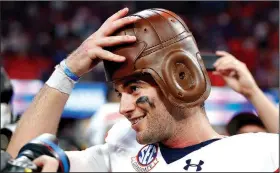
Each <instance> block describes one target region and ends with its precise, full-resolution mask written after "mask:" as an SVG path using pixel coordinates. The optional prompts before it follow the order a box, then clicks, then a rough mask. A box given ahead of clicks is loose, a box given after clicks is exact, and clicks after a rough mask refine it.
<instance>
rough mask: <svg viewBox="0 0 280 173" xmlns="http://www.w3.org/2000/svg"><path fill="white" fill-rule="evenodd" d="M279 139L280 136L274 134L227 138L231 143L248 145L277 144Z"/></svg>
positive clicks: (254, 134) (252, 134) (242, 135)
mask: <svg viewBox="0 0 280 173" xmlns="http://www.w3.org/2000/svg"><path fill="white" fill-rule="evenodd" d="M278 138H279V134H273V133H263V132H259V133H244V134H239V135H234V136H231V137H227V138H225V139H226V140H227V141H229V142H247V143H255V142H259V143H267V142H268V141H270V142H272V141H273V142H277V141H278Z"/></svg>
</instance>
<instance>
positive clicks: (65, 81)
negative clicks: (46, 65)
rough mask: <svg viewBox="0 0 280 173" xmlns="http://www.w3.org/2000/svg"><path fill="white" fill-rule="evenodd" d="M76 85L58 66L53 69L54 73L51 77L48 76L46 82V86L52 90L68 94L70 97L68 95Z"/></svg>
mask: <svg viewBox="0 0 280 173" xmlns="http://www.w3.org/2000/svg"><path fill="white" fill-rule="evenodd" d="M76 83H77V82H75V81H74V80H72V79H71V78H69V77H68V76H67V75H66V74H65V73H64V71H63V69H62V68H61V66H60V65H57V66H56V67H55V70H54V72H53V73H52V75H51V76H50V78H49V79H48V81H47V82H46V84H47V85H48V86H49V87H51V88H54V89H56V90H58V91H60V92H62V93H65V94H68V95H70V93H71V92H72V90H73V88H74V86H75V84H76Z"/></svg>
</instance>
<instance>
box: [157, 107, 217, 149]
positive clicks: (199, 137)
mask: <svg viewBox="0 0 280 173" xmlns="http://www.w3.org/2000/svg"><path fill="white" fill-rule="evenodd" d="M198 110H200V111H198ZM186 111H187V112H185V113H184V115H185V116H184V118H182V119H180V120H175V124H174V128H173V133H172V134H171V135H170V136H171V138H168V139H167V140H164V141H162V143H163V144H164V145H165V146H167V147H169V148H184V147H188V146H191V145H195V144H199V143H201V142H204V141H207V140H210V139H214V138H222V136H221V135H219V134H218V133H217V132H215V131H214V129H213V128H212V126H211V125H210V122H209V120H208V119H207V117H206V115H205V111H202V110H201V109H200V108H198V109H196V110H190V109H188V110H186Z"/></svg>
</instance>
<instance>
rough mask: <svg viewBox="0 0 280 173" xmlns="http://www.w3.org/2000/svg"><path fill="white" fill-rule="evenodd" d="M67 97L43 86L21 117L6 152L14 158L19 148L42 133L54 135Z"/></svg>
mask: <svg viewBox="0 0 280 173" xmlns="http://www.w3.org/2000/svg"><path fill="white" fill-rule="evenodd" d="M68 97H69V95H68V94H64V93H62V92H60V91H58V90H56V89H53V88H51V87H49V86H47V85H45V86H44V87H43V88H42V89H41V90H40V91H39V93H38V94H37V95H36V97H35V98H34V100H33V101H32V103H31V105H30V106H29V108H28V109H27V110H26V112H25V113H24V114H23V115H22V117H21V119H20V121H19V122H18V125H17V128H16V131H15V133H14V134H13V137H12V139H11V142H10V144H9V146H8V149H7V151H8V152H9V153H10V154H11V155H12V156H13V157H16V155H17V153H18V151H19V150H20V148H21V147H22V146H23V145H24V144H26V143H27V142H29V141H30V140H31V139H33V138H35V137H37V136H39V135H40V134H42V133H51V134H55V133H56V131H57V128H58V124H59V120H60V116H61V114H62V111H63V108H64V106H65V104H66V101H67V99H68Z"/></svg>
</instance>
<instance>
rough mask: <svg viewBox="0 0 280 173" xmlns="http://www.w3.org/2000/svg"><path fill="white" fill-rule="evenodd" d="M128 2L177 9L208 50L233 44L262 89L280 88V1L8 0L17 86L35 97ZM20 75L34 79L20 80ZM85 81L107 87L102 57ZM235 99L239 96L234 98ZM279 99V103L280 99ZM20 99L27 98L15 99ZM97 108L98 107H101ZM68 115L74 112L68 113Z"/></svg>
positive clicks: (7, 48) (9, 48) (8, 60)
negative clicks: (70, 56)
mask: <svg viewBox="0 0 280 173" xmlns="http://www.w3.org/2000/svg"><path fill="white" fill-rule="evenodd" d="M123 7H129V9H130V14H131V13H134V12H138V11H140V10H142V9H146V8H166V9H169V10H171V11H174V12H175V13H177V14H179V15H180V16H181V17H182V19H183V20H184V21H185V22H186V24H187V25H188V27H189V28H190V30H191V31H192V32H193V35H194V37H195V39H196V41H197V44H198V47H199V49H200V51H201V52H215V51H216V50H226V51H228V52H230V53H231V54H233V55H234V56H236V57H237V58H238V59H239V60H241V61H243V62H244V63H246V64H247V66H248V68H249V69H250V71H251V72H252V74H253V76H254V78H255V79H256V81H257V83H258V85H259V86H260V87H261V88H262V89H273V88H274V89H275V88H277V89H276V91H277V92H278V91H279V89H278V88H279V2H277V1H262V2H261V1H259V2H257V1H255V2H253V1H247V2H243V1H232V2H228V1H224V2H219V1H215V2H202V1H201V2H194V1H190V2H184V1H172V2H171V1H170V2H168V1H162V2H160V1H155V2H149V1H135V2H134V1H119V2H118V1H104V2H99V1H86V2H78V1H76V2H74V1H73V2H71V1H69V2H66V1H52V2H46V1H43V2H35V1H30V2H12V1H11V2H8V1H6V2H1V59H2V63H3V66H4V68H5V70H6V72H7V74H8V76H9V77H10V78H11V79H12V80H14V81H13V83H14V84H15V85H17V86H18V85H21V86H20V87H21V90H20V91H19V90H17V91H16V93H29V94H31V95H32V96H34V95H35V94H36V92H38V90H37V88H40V87H41V86H42V84H43V83H44V82H45V81H46V80H47V79H48V77H49V76H50V74H51V73H52V71H53V69H54V66H55V65H56V64H58V63H59V62H60V61H61V60H63V59H64V58H66V57H67V55H68V54H70V53H71V52H72V51H74V50H75V48H77V47H78V46H79V45H80V44H81V43H82V41H83V40H84V39H86V38H87V37H88V36H89V35H90V34H92V33H94V32H95V31H96V30H97V29H98V28H99V27H100V25H101V24H102V23H103V22H104V21H105V20H106V19H107V18H108V17H109V16H111V15H112V14H113V13H115V12H116V11H118V10H119V9H121V8H123ZM209 75H210V77H211V82H212V85H213V86H214V87H223V86H224V85H225V84H224V82H223V80H222V79H221V78H219V77H218V76H214V75H212V74H211V73H209ZM21 81H33V83H30V82H29V83H20V82H21ZM38 81H40V82H39V83H38ZM81 82H85V85H87V86H86V87H87V88H90V87H91V84H94V85H95V86H94V87H96V84H98V86H101V85H102V87H103V84H104V82H105V76H104V73H103V66H102V64H100V65H99V66H98V68H95V69H94V71H93V72H91V73H88V74H87V75H85V76H83V78H82V79H81ZM19 83H20V84H19ZM32 87H34V89H32ZM17 88H19V87H17ZM29 90H32V91H29ZM103 91H104V92H103ZM102 92H103V93H104V95H105V96H104V97H105V98H104V99H103V100H102V101H100V105H102V104H104V103H107V102H108V93H110V91H109V90H107V89H104V90H102ZM215 92H216V90H214V93H215ZM225 93H226V92H225ZM79 94H80V95H79ZM82 94H84V93H77V94H76V97H75V98H73V99H72V101H70V102H71V103H69V104H68V107H70V108H69V109H70V112H71V105H75V104H76V103H77V102H78V101H77V99H80V100H83V98H85V97H86V96H89V95H91V94H90V93H86V94H85V95H84V97H82V96H81V95H82ZM77 95H78V96H77ZM97 95H98V94H97ZM94 96H96V94H95V95H94ZM227 96H228V95H227ZM73 97H74V96H73ZM276 97H278V95H277V96H276ZM96 98H97V96H96ZM96 98H95V99H96ZM24 99H26V97H25V98H23V100H24ZM28 99H32V97H31V98H29V97H28ZM236 99H237V100H238V97H235V100H236ZM83 101H84V102H86V101H85V100H83ZM91 101H93V102H94V98H93V99H92V100H91V99H88V100H87V102H91ZM109 101H110V100H109ZM277 101H278V102H279V98H278V100H276V102H277ZM18 102H20V101H19V100H17V102H14V103H15V104H16V103H18ZM28 103H29V102H28ZM85 104H86V103H85ZM100 105H99V106H100ZM26 106H27V105H25V106H24V108H26ZM83 106H85V105H83ZM90 106H91V105H90V104H89V105H87V109H91V107H90ZM14 107H16V106H14ZM79 108H80V109H77V110H78V111H76V114H78V115H80V116H79V117H81V114H82V109H84V107H79ZM95 109H96V110H98V107H96V108H95ZM114 109H115V108H114ZM79 110H81V112H79ZM22 111H24V110H22ZM72 111H73V110H72ZM65 114H66V115H65V117H67V112H66V113H65ZM69 114H70V113H69ZM93 115H94V114H93ZM91 116H92V114H91ZM91 116H86V117H87V118H91ZM68 117H70V116H68ZM73 117H74V118H73ZM112 117H114V116H113V115H112ZM112 117H111V118H112ZM80 119H82V118H80ZM87 120H88V119H87ZM76 121H77V120H76V119H75V116H72V117H71V118H70V119H69V118H65V119H63V120H62V123H61V129H62V130H61V132H62V133H63V134H69V135H73V134H76V138H77V136H79V134H80V133H82V132H80V131H81V130H75V133H71V132H72V131H73V129H75V125H76V124H75V123H74V125H73V122H76ZM83 124H89V121H86V122H84V121H83ZM83 126H85V125H83ZM65 129H67V130H65ZM69 129H72V131H71V130H69ZM64 136H67V135H64ZM71 140H72V139H71ZM76 141H77V140H76Z"/></svg>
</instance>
